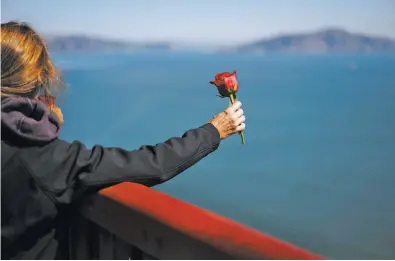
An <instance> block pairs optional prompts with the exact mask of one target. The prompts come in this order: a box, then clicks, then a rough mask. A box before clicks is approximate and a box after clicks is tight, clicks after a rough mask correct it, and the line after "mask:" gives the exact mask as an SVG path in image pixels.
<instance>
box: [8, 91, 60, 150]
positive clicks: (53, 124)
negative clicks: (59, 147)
mask: <svg viewBox="0 0 395 261" xmlns="http://www.w3.org/2000/svg"><path fill="white" fill-rule="evenodd" d="M1 128H2V132H3V130H5V131H6V132H8V133H9V134H12V135H13V136H14V137H17V138H18V139H20V141H21V142H29V143H32V142H33V143H48V142H50V141H52V140H54V139H56V138H57V137H58V136H59V133H60V128H61V125H60V123H59V120H58V119H57V117H56V116H55V115H54V114H53V113H51V112H50V110H49V108H48V106H47V105H46V104H45V103H44V102H42V101H39V100H34V99H29V98H26V97H20V96H16V97H6V98H2V100H1ZM3 135H4V133H3Z"/></svg>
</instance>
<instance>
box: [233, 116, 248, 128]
mask: <svg viewBox="0 0 395 261" xmlns="http://www.w3.org/2000/svg"><path fill="white" fill-rule="evenodd" d="M245 121H246V117H245V116H244V115H242V116H241V117H240V118H237V119H236V120H234V124H235V126H236V127H237V126H239V125H240V124H242V123H244V122H245Z"/></svg>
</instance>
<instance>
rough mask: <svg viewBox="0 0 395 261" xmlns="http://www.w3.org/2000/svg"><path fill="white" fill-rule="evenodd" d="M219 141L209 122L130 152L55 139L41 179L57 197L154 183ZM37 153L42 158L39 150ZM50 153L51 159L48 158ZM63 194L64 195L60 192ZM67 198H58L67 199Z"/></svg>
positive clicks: (210, 150) (188, 165) (214, 129)
mask: <svg viewBox="0 0 395 261" xmlns="http://www.w3.org/2000/svg"><path fill="white" fill-rule="evenodd" d="M219 144H220V136H219V132H218V130H217V129H216V128H215V127H214V126H213V125H212V124H210V123H207V124H205V125H203V126H201V127H199V128H196V129H192V130H189V131H187V132H186V133H185V134H184V135H183V136H182V137H175V138H171V139H169V140H167V141H165V142H164V143H160V144H156V145H154V146H142V147H141V148H140V149H138V150H132V151H129V150H124V149H120V148H105V147H102V146H99V145H97V146H94V147H93V148H92V149H91V150H89V149H87V148H86V147H85V146H84V145H83V144H82V143H80V142H77V141H76V142H73V143H67V142H65V141H62V140H58V141H57V144H56V145H54V146H53V148H52V149H51V150H46V153H45V154H47V156H46V157H45V160H46V161H47V162H48V163H47V168H46V171H44V173H46V174H42V172H41V174H42V175H43V176H42V177H41V180H43V181H44V183H45V187H46V188H47V190H49V192H54V193H55V197H57V198H58V199H59V197H60V198H63V197H66V198H69V197H70V196H71V197H74V196H75V195H71V194H75V192H77V191H78V192H84V191H86V190H90V189H93V190H97V189H101V188H104V187H108V186H111V185H114V184H117V183H121V182H125V181H131V182H136V183H140V184H144V185H146V186H154V185H157V184H160V183H162V182H165V181H167V180H169V179H171V178H173V177H174V176H176V175H177V174H180V173H181V172H182V171H184V170H185V169H187V168H189V167H191V166H192V165H194V164H195V163H197V162H198V161H199V160H201V159H203V158H204V157H205V156H207V155H208V154H209V153H211V152H213V151H215V150H216V149H217V148H218V146H219ZM48 154H50V155H48ZM40 155H41V157H43V156H42V155H43V154H42V153H40ZM49 156H50V157H51V159H53V160H51V161H48V160H47V159H48V157H49ZM41 164H46V163H44V162H43V161H42V160H41V163H38V162H37V163H36V167H37V168H40V169H41V170H43V166H42V165H41ZM34 165H35V164H34V163H33V166H34ZM40 165H41V167H40ZM33 169H34V167H33ZM35 173H37V171H35ZM39 175H40V174H39ZM49 177H51V178H49ZM38 178H40V177H38ZM64 193H65V194H67V195H61V194H64ZM56 194H57V195H56ZM77 194H80V193H77ZM66 198H63V200H61V201H64V200H66V201H69V200H68V199H66Z"/></svg>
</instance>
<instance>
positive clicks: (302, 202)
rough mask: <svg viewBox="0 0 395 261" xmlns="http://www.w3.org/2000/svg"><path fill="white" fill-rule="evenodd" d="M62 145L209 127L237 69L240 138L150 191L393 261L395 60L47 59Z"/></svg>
mask: <svg viewBox="0 0 395 261" xmlns="http://www.w3.org/2000/svg"><path fill="white" fill-rule="evenodd" d="M55 58H56V61H57V63H58V65H59V66H60V67H61V68H62V69H63V74H64V78H65V80H66V82H67V83H68V84H70V86H69V87H68V89H67V90H66V92H65V93H64V96H63V98H62V99H61V102H62V103H61V106H62V110H63V113H64V117H65V125H64V129H63V132H62V138H64V139H66V140H69V141H72V140H81V141H83V142H85V143H86V145H87V146H89V147H90V146H93V145H94V144H98V143H99V144H102V145H106V146H121V147H123V148H127V149H136V148H138V147H139V146H141V145H144V144H155V143H159V142H162V141H164V140H166V139H167V138H170V137H172V136H180V135H182V134H183V132H184V131H186V130H188V129H190V128H194V127H198V126H200V125H201V124H204V123H205V122H207V121H208V120H209V119H210V118H211V117H212V116H213V115H214V114H216V113H217V112H220V111H222V110H223V109H225V108H226V107H227V106H228V104H229V102H228V101H227V100H225V99H220V98H218V97H216V94H217V92H216V89H215V88H214V87H213V86H212V85H210V84H209V80H211V79H212V78H213V77H214V75H215V74H216V73H217V72H222V71H231V70H233V69H237V72H238V77H239V81H240V88H241V89H240V91H239V95H238V96H239V98H240V100H241V101H242V103H243V104H244V105H243V107H244V110H245V113H246V117H247V123H246V125H247V129H246V131H245V136H246V142H247V144H246V145H245V146H243V145H242V144H241V140H240V137H239V136H238V135H234V136H232V137H231V138H230V139H228V140H226V141H224V142H223V143H222V144H221V146H220V148H219V149H218V151H216V152H215V153H213V154H212V155H209V156H208V157H207V158H205V159H204V160H203V161H201V162H199V163H198V164H197V165H195V166H194V167H192V168H191V169H189V170H187V171H185V172H184V173H183V174H181V175H180V176H178V177H176V178H175V179H173V180H171V181H169V182H167V183H165V184H163V185H160V186H158V187H156V189H159V190H161V191H164V192H166V193H169V194H172V195H174V196H176V197H179V198H181V199H183V200H186V201H188V202H191V203H193V204H197V205H199V206H201V207H204V208H207V209H210V210H212V211H215V212H217V213H220V214H222V215H225V216H227V217H229V218H231V219H234V220H237V221H239V222H242V223H244V224H247V225H249V226H252V227H254V228H256V229H259V230H261V231H264V232H266V233H268V234H271V235H274V236H276V237H279V238H281V239H284V240H287V241H289V242H292V243H294V244H296V245H299V246H301V247H304V248H306V249H308V250H311V251H314V252H316V253H319V254H322V255H325V256H327V257H330V258H337V259H388V258H389V259H393V258H395V56H374V55H365V56H353V55H331V56H308V55H307V56H296V55H295V56H281V55H268V56H249V55H240V54H191V53H189V54H188V53H160V52H157V53H132V54H79V55H71V54H56V55H55Z"/></svg>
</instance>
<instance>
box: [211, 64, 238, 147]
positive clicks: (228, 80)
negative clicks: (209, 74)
mask: <svg viewBox="0 0 395 261" xmlns="http://www.w3.org/2000/svg"><path fill="white" fill-rule="evenodd" d="M210 83H211V84H215V86H217V89H218V92H219V94H220V95H219V97H221V98H225V97H229V98H230V101H231V103H232V104H233V103H235V101H236V99H237V97H236V92H237V91H238V90H239V82H238V81H237V75H236V71H233V72H223V73H218V74H217V75H215V79H214V80H213V81H210ZM240 136H241V141H242V142H243V144H245V139H244V133H243V132H240Z"/></svg>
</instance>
